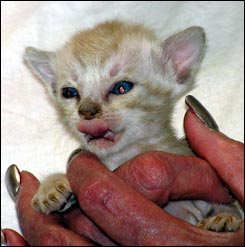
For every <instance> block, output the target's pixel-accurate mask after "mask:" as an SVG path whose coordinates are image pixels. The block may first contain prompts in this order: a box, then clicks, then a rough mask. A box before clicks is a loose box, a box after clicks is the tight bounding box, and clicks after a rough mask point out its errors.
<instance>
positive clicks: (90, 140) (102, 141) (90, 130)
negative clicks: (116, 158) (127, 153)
mask: <svg viewBox="0 0 245 247" xmlns="http://www.w3.org/2000/svg"><path fill="white" fill-rule="evenodd" d="M77 128H78V130H79V131H80V132H82V133H84V138H85V140H86V142H87V144H88V145H91V146H94V147H96V148H108V147H110V146H113V145H114V144H115V143H116V142H117V141H118V140H119V139H120V137H121V136H122V134H123V131H121V132H118V133H116V132H114V131H112V130H111V129H110V128H109V126H108V124H107V122H106V121H104V120H101V119H93V120H81V121H80V122H79V123H78V126H77Z"/></svg>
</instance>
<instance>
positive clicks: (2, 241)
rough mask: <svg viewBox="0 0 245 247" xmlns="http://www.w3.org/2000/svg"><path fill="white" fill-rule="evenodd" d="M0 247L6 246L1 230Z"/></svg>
mask: <svg viewBox="0 0 245 247" xmlns="http://www.w3.org/2000/svg"><path fill="white" fill-rule="evenodd" d="M1 246H8V244H7V241H6V238H5V236H4V234H3V231H2V229H1Z"/></svg>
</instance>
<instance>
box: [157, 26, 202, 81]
mask: <svg viewBox="0 0 245 247" xmlns="http://www.w3.org/2000/svg"><path fill="white" fill-rule="evenodd" d="M204 45H205V33H204V30H203V29H202V28H201V27H190V28H188V29H186V30H184V31H182V32H180V33H177V34H175V35H173V36H171V37H169V38H168V39H167V40H165V41H164V42H163V43H162V52H163V53H162V63H163V64H164V65H167V66H168V67H169V62H170V65H171V67H172V69H173V70H174V71H173V72H174V75H175V76H176V79H177V82H178V83H184V82H185V81H186V79H187V78H188V77H189V76H191V75H192V74H193V72H195V70H196V68H197V66H198V65H199V62H200V60H201V58H202V55H203V52H204Z"/></svg>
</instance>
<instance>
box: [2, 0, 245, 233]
mask: <svg viewBox="0 0 245 247" xmlns="http://www.w3.org/2000/svg"><path fill="white" fill-rule="evenodd" d="M1 5H2V24H1V25H2V95H1V102H2V109H1V117H2V125H1V130H2V150H1V162H2V163H1V164H2V167H1V202H2V203H1V212H2V215H1V222H2V223H1V224H2V228H5V227H9V228H13V229H15V230H17V231H19V226H18V222H17V217H16V212H15V205H14V202H13V201H12V200H11V198H10V196H9V195H8V192H7V190H6V186H5V182H4V176H5V172H6V169H7V168H8V166H9V165H10V164H13V163H15V164H17V165H18V167H19V169H20V170H28V171H30V172H32V173H34V174H35V175H36V176H37V177H38V178H42V177H43V176H45V175H47V174H50V173H52V172H55V171H65V165H66V160H67V157H68V156H69V154H70V153H71V152H72V150H74V149H75V148H77V147H78V143H77V142H76V141H74V140H73V139H72V138H71V136H70V135H69V134H67V133H66V132H65V130H64V129H63V126H62V125H61V124H60V122H59V121H58V119H57V117H56V111H55V110H54V108H53V106H52V105H51V103H50V101H49V100H48V97H47V95H46V92H45V90H44V87H43V86H42V85H41V83H40V82H38V81H37V80H36V79H35V78H34V77H33V75H32V74H31V73H30V71H29V70H28V69H27V68H26V66H25V65H24V64H23V59H22V56H23V51H24V49H25V47H27V46H34V47H37V48H40V49H46V50H51V49H56V48H58V47H60V46H61V45H62V44H64V42H65V41H67V40H68V38H69V37H70V36H71V35H72V34H73V33H74V32H76V31H78V30H80V29H83V28H86V27H91V26H93V25H94V24H95V23H97V22H99V21H101V20H105V19H111V18H114V17H118V18H122V19H127V20H133V21H138V22H143V23H145V24H146V25H148V26H149V27H152V28H154V29H155V30H156V32H157V33H158V35H159V36H160V37H163V39H164V38H167V37H168V36H169V35H171V34H173V33H174V32H176V31H180V30H182V29H185V28H187V27H189V26H194V25H198V26H202V27H204V29H205V31H206V38H207V50H206V54H205V57H204V60H203V62H202V65H201V67H200V70H199V73H198V75H197V79H196V81H197V86H196V88H195V89H194V90H192V92H191V94H192V95H194V96H196V97H197V98H198V99H199V100H200V101H201V102H202V103H203V104H204V105H205V106H206V107H207V109H208V110H209V111H210V112H211V113H212V115H213V116H214V118H215V119H216V121H217V123H218V124H219V127H220V129H221V131H222V132H224V133H225V134H227V135H229V136H230V137H232V138H235V139H237V140H240V141H243V134H244V133H243V129H244V122H243V119H244V93H243V92H244V77H243V75H244V46H243V44H244V3H243V2H242V1H240V2H233V1H228V2H218V1H200V2H198V1H193V2H192V1H191V2H189V1H181V2H178V1H171V2H170V1H169V2H168V1H166V2H165V1H163V2H161V1H160V2H157V1H146V2H145V1H139V2H138V1H137V2H136V1H131V2H127V1H126V2H123V1H119V2H117V1H102V2H96V1H91V2H86V1H81V2H80V1H77V2H75V1H63V2H62V1H57V2H55V1H46V2H45V1H18V2H17V1H2V2H1ZM184 112H185V106H184V100H183V98H182V99H181V100H180V101H179V102H178V104H177V106H176V110H175V114H174V121H173V122H174V126H175V127H176V129H177V133H178V135H179V136H181V135H183V127H182V124H183V116H184ZM231 165H232V164H231Z"/></svg>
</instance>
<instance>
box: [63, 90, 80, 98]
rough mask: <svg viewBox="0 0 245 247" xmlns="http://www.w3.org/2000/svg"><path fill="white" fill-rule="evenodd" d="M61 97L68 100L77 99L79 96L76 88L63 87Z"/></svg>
mask: <svg viewBox="0 0 245 247" xmlns="http://www.w3.org/2000/svg"><path fill="white" fill-rule="evenodd" d="M62 95H63V96H64V97H65V98H67V99H70V98H74V97H77V96H78V95H79V94H78V91H77V90H76V88H74V87H64V88H62Z"/></svg>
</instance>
